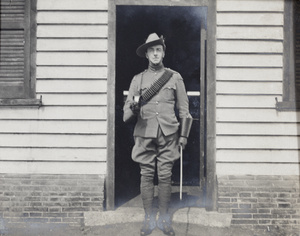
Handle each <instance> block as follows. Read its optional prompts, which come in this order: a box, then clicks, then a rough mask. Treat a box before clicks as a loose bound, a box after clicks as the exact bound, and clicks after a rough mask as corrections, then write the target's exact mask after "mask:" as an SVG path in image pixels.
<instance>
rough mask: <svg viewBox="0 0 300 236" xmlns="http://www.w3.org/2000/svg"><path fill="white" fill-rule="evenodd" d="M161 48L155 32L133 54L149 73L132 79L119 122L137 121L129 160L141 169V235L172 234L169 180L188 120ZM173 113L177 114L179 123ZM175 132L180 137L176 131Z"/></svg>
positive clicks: (179, 84)
mask: <svg viewBox="0 0 300 236" xmlns="http://www.w3.org/2000/svg"><path fill="white" fill-rule="evenodd" d="M165 51H166V45H165V42H164V39H163V37H158V35H157V34H156V33H152V34H150V35H149V36H148V38H147V40H146V42H145V43H144V44H142V45H141V46H140V47H138V49H137V50H136V53H137V55H138V56H140V57H146V58H147V59H148V61H149V66H148V69H147V70H145V71H143V72H142V73H140V74H138V75H136V76H134V78H133V79H132V81H131V84H130V88H129V94H128V97H127V100H126V102H125V105H124V109H123V110H124V116H123V120H124V121H125V122H129V121H130V120H132V119H133V118H137V123H136V125H135V129H134V139H135V145H134V147H133V150H132V159H133V160H134V161H135V162H137V163H139V165H140V169H141V186H140V187H141V196H142V200H143V206H144V210H145V220H144V223H143V226H142V228H141V236H144V235H149V234H151V233H152V231H153V230H154V229H155V227H156V226H157V227H158V228H159V229H160V230H162V231H163V232H164V234H166V235H175V232H174V230H173V228H172V224H171V216H170V214H169V212H168V208H169V203H170V199H171V190H172V189H171V176H172V168H173V165H174V162H175V161H176V160H177V159H178V158H179V156H180V154H179V146H180V145H181V146H182V147H183V148H184V147H185V146H186V144H187V138H188V135H189V132H190V128H191V124H192V117H191V115H190V112H189V103H188V97H187V94H186V90H185V86H184V83H183V79H182V77H181V75H180V74H179V73H178V72H176V71H173V70H170V69H167V68H165V67H164V65H163V58H164V56H165ZM175 110H177V111H178V116H179V122H178V119H177V117H176V115H175V114H176V113H175ZM178 130H179V132H178ZM156 166H157V175H158V208H159V217H158V221H157V223H156V215H155V214H154V212H153V198H154V181H153V180H154V174H155V168H156Z"/></svg>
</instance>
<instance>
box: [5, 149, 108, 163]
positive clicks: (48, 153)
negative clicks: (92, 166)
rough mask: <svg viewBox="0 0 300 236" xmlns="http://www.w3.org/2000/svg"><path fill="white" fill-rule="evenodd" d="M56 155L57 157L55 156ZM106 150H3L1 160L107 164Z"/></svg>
mask: <svg viewBox="0 0 300 236" xmlns="http://www.w3.org/2000/svg"><path fill="white" fill-rule="evenodd" d="M53 153H55V155H53ZM106 153H107V152H106V148H78V147H76V148H70V147H69V148H66V147H65V148H54V147H52V148H38V147H37V148H24V147H23V148H22V147H13V148H11V147H6V148H2V149H1V157H0V160H2V161H3V160H5V161H48V162H50V161H51V162H66V161H72V162H76V161H80V162H105V161H106Z"/></svg>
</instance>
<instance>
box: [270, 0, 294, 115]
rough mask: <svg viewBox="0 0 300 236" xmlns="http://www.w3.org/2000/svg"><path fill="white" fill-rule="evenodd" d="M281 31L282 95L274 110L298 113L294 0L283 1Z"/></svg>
mask: <svg viewBox="0 0 300 236" xmlns="http://www.w3.org/2000/svg"><path fill="white" fill-rule="evenodd" d="M283 30H284V38H283V83H282V86H283V93H282V102H278V101H277V102H276V109H277V110H278V111H299V110H300V102H297V101H296V100H295V98H296V94H295V40H294V34H295V29H294V0H292V1H289V0H285V1H284V25H283Z"/></svg>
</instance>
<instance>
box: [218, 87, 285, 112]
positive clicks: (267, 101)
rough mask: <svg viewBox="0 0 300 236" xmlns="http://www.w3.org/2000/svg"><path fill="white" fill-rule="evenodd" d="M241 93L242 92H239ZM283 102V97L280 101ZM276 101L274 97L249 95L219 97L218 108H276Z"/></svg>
mask: <svg viewBox="0 0 300 236" xmlns="http://www.w3.org/2000/svg"><path fill="white" fill-rule="evenodd" d="M239 92H240V91H239ZM278 100H281V97H280V98H279V99H278ZM275 103H276V101H275V99H274V95H268V96H266V95H262V96H249V95H244V94H243V95H241V96H236V95H217V100H216V104H217V105H216V106H217V108H224V107H236V108H237V107H240V108H243V107H248V108H249V107H253V108H257V107H259V108H274V105H275Z"/></svg>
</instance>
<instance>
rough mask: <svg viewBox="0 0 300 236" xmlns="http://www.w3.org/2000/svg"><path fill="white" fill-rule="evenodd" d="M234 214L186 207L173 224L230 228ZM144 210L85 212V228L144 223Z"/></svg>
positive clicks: (136, 208) (124, 208) (123, 208)
mask: <svg viewBox="0 0 300 236" xmlns="http://www.w3.org/2000/svg"><path fill="white" fill-rule="evenodd" d="M231 218H232V214H228V213H219V212H208V211H206V210H205V209H204V208H199V207H185V208H180V209H178V210H176V211H175V212H174V214H173V223H184V224H195V225H202V226H210V227H230V223H231ZM143 220H144V210H143V209H142V208H140V207H120V208H118V209H117V210H115V211H103V212H85V213H84V224H85V226H104V225H112V224H119V223H133V222H142V221H143Z"/></svg>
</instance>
